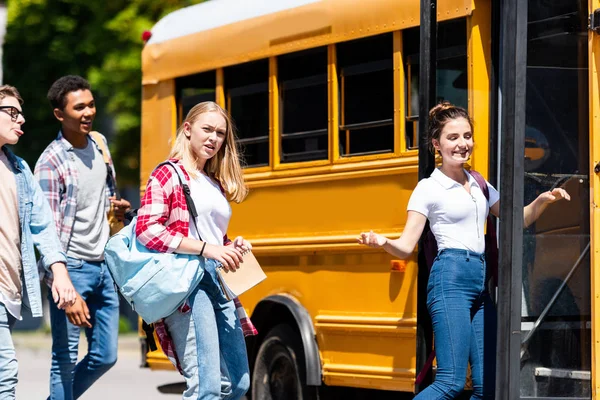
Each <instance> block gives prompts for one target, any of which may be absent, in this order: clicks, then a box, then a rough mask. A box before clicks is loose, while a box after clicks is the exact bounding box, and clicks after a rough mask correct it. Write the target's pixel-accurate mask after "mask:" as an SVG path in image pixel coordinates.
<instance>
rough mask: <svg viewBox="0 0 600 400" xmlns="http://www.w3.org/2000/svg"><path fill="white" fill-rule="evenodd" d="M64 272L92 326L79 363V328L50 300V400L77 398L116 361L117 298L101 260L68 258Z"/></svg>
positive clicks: (86, 330) (110, 278)
mask: <svg viewBox="0 0 600 400" xmlns="http://www.w3.org/2000/svg"><path fill="white" fill-rule="evenodd" d="M67 269H68V270H69V276H70V277H71V281H72V282H73V286H74V287H75V290H77V292H78V293H79V294H80V295H81V297H82V298H83V299H84V300H85V302H86V304H87V306H88V308H89V310H90V316H91V320H90V323H91V324H92V327H91V328H85V335H86V337H87V341H88V352H87V354H86V356H85V357H84V358H83V359H82V360H81V361H80V362H79V363H78V362H77V352H78V347H79V334H80V331H81V328H79V327H77V326H75V325H73V324H71V323H70V322H69V321H68V319H67V316H66V314H65V311H64V310H59V309H58V308H57V307H56V304H54V301H52V299H50V321H51V324H52V367H51V369H50V397H49V398H50V399H52V400H71V399H77V398H79V397H80V396H81V395H82V394H83V393H84V392H85V391H86V390H87V389H88V388H89V387H90V386H92V384H93V383H94V382H96V380H97V379H98V378H100V377H101V376H102V375H103V374H104V373H105V372H106V371H108V370H109V369H110V368H111V367H112V366H113V365H114V364H115V363H116V362H117V336H118V332H119V297H118V295H117V292H116V290H115V287H114V283H113V279H112V277H111V276H110V273H109V272H108V269H107V267H106V264H105V263H104V262H103V261H99V262H87V261H83V260H79V259H76V258H71V257H68V259H67Z"/></svg>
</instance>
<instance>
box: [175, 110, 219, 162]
mask: <svg viewBox="0 0 600 400" xmlns="http://www.w3.org/2000/svg"><path fill="white" fill-rule="evenodd" d="M183 133H184V135H185V136H186V137H187V138H188V139H189V140H190V146H191V148H192V152H193V153H194V155H195V156H196V158H197V159H198V160H201V161H204V162H206V160H209V159H211V158H212V157H214V156H215V155H216V154H217V153H218V152H219V150H220V149H221V147H222V146H223V143H225V136H226V134H227V121H225V118H224V117H223V116H222V115H221V114H220V113H218V112H216V111H209V112H205V113H203V114H200V115H199V116H198V118H197V119H196V121H195V122H194V123H192V124H190V123H189V122H185V123H184V126H183ZM204 162H203V163H202V167H203V166H204Z"/></svg>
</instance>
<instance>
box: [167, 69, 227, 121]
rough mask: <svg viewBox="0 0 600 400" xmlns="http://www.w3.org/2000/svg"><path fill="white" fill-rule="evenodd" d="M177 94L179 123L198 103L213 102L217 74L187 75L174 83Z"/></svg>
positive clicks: (210, 72) (211, 72)
mask: <svg viewBox="0 0 600 400" xmlns="http://www.w3.org/2000/svg"><path fill="white" fill-rule="evenodd" d="M175 86H176V93H177V112H178V115H177V120H178V121H179V123H181V122H182V121H183V120H184V119H185V117H186V115H187V114H188V112H190V110H191V109H192V107H194V106H195V105H196V104H198V103H202V102H203V101H215V90H216V87H217V74H216V72H215V71H209V72H203V73H201V74H195V75H188V76H184V77H181V78H178V79H177V80H176V81H175Z"/></svg>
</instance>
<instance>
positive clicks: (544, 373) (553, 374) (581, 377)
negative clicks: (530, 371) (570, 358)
mask: <svg viewBox="0 0 600 400" xmlns="http://www.w3.org/2000/svg"><path fill="white" fill-rule="evenodd" d="M534 374H535V376H536V377H544V378H561V379H574V380H578V381H589V380H591V379H592V376H591V373H590V371H577V370H573V369H560V368H545V367H537V368H535V370H534Z"/></svg>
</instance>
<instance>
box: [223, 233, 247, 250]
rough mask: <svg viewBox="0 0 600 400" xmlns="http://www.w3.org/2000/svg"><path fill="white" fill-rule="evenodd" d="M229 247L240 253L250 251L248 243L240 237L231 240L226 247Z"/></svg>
mask: <svg viewBox="0 0 600 400" xmlns="http://www.w3.org/2000/svg"><path fill="white" fill-rule="evenodd" d="M230 245H233V247H235V248H236V249H238V250H240V251H241V252H244V251H247V250H252V245H251V244H250V242H249V241H247V240H246V239H244V238H243V237H241V236H238V237H236V238H235V239H233V242H231V243H230V244H229V245H228V246H230Z"/></svg>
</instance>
